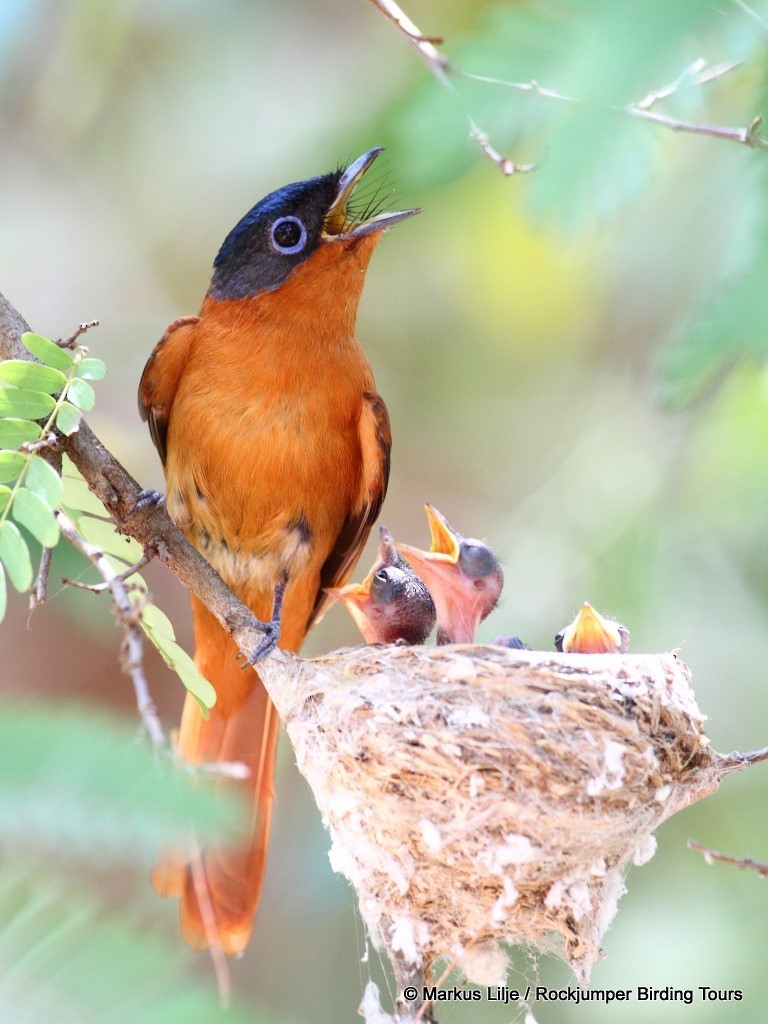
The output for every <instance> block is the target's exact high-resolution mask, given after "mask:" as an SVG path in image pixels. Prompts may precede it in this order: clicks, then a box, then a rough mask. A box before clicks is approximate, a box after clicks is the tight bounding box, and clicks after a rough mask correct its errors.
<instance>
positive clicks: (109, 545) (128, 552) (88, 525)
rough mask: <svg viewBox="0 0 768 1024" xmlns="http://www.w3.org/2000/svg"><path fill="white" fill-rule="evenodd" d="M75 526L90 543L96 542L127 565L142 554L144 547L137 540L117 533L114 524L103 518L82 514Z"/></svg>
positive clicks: (103, 549)
mask: <svg viewBox="0 0 768 1024" xmlns="http://www.w3.org/2000/svg"><path fill="white" fill-rule="evenodd" d="M77 526H78V529H79V530H80V533H82V535H83V536H84V537H85V539H86V540H89V541H90V542H91V544H96V545H97V547H100V548H101V549H102V551H104V552H106V553H107V554H110V555H115V556H116V557H117V558H122V559H123V561H125V562H127V563H128V564H129V565H131V564H132V563H133V562H138V561H139V559H140V558H141V557H142V555H143V554H144V549H143V548H142V546H141V544H139V542H138V541H137V540H134V539H133V537H125V536H123V535H122V534H120V533H118V532H117V530H116V529H115V527H114V525H113V524H112V523H109V522H107V521H106V520H104V519H94V518H92V517H91V516H82V517H81V518H80V519H79V520H78V524H77Z"/></svg>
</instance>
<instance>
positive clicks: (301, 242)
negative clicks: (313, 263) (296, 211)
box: [270, 217, 307, 256]
mask: <svg viewBox="0 0 768 1024" xmlns="http://www.w3.org/2000/svg"><path fill="white" fill-rule="evenodd" d="M296 228H298V234H297V232H296ZM281 238H282V241H281ZM270 239H271V241H272V247H273V248H274V249H277V251H278V252H279V253H282V254H283V255H284V256H292V255H293V254H294V253H297V252H301V250H302V249H303V248H304V246H305V245H306V244H307V229H306V228H305V227H304V225H303V224H302V222H301V221H300V220H299V218H298V217H278V218H277V220H276V221H275V222H274V224H273V225H272V230H271V232H270Z"/></svg>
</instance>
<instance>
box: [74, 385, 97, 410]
mask: <svg viewBox="0 0 768 1024" xmlns="http://www.w3.org/2000/svg"><path fill="white" fill-rule="evenodd" d="M67 397H68V398H69V400H70V401H71V402H72V404H73V405H76V406H77V408H78V409H82V410H83V412H90V410H91V409H92V408H93V407H94V405H95V404H96V395H95V394H94V391H93V388H92V387H91V385H90V384H88V383H87V382H86V381H84V380H81V379H80V378H79V377H75V379H74V380H73V381H71V383H70V385H69V387H68V388H67Z"/></svg>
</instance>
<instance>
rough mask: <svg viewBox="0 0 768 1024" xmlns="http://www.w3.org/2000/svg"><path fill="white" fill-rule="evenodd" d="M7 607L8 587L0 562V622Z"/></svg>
mask: <svg viewBox="0 0 768 1024" xmlns="http://www.w3.org/2000/svg"><path fill="white" fill-rule="evenodd" d="M7 607H8V587H7V586H6V583H5V569H3V565H2V562H0V622H2V621H3V619H4V618H5V610H6V608H7Z"/></svg>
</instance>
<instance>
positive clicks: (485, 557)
mask: <svg viewBox="0 0 768 1024" xmlns="http://www.w3.org/2000/svg"><path fill="white" fill-rule="evenodd" d="M424 507H425V509H426V510H427V519H428V520H429V529H430V533H431V535H432V546H431V547H430V549H429V551H422V550H421V549H420V548H413V547H411V546H410V545H408V544H398V545H397V550H398V551H399V552H400V554H401V555H403V556H404V557H405V558H407V559H408V561H409V562H410V563H411V565H412V566H413V568H414V569H415V570H416V572H417V573H418V574H419V576H421V578H422V579H423V580H424V582H425V583H426V585H427V586H428V587H429V591H430V593H431V594H432V597H433V598H434V601H435V607H436V608H437V627H438V633H437V641H438V643H473V642H474V639H475V633H476V632H477V627H478V626H479V624H480V623H481V622H482V621H483V619H484V618H485V617H486V616H487V615H489V614H490V612H492V611H493V609H494V608H495V607H496V605H497V604H498V601H499V596H500V594H501V589H502V587H503V586H504V574H503V572H502V571H501V565H500V564H499V560H498V559H497V558H496V556H495V555H494V553H493V552H492V551H491V549H490V548H489V547H488V545H487V544H486V543H485V542H484V541H481V540H473V539H471V538H466V537H462V535H461V534H460V533H459V532H458V531H457V530H454V529H453V527H452V526H451V525H450V523H449V522H448V520H447V519H446V518H445V516H443V515H442V514H441V513H440V512H438V511H437V509H436V508H433V507H432V506H431V505H425V506H424Z"/></svg>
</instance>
